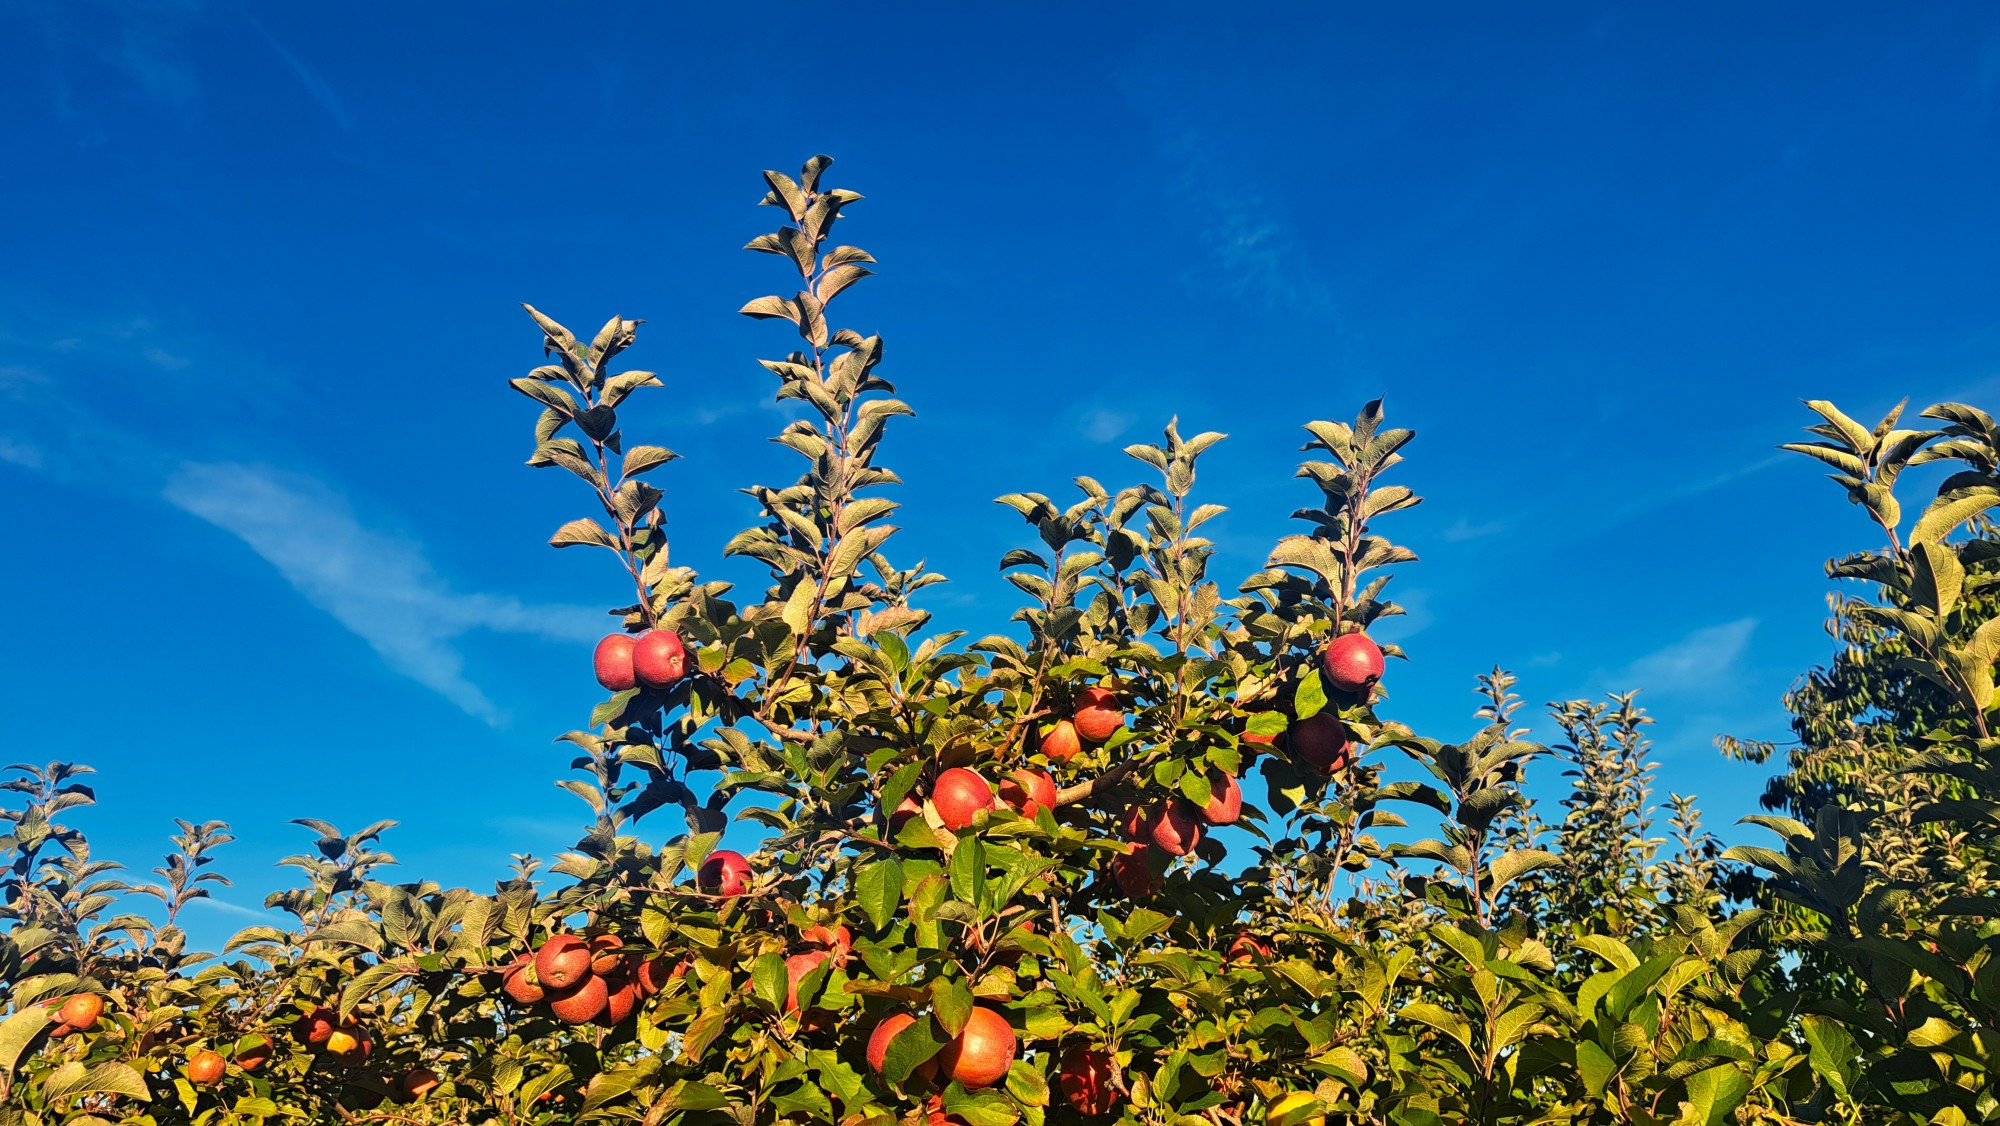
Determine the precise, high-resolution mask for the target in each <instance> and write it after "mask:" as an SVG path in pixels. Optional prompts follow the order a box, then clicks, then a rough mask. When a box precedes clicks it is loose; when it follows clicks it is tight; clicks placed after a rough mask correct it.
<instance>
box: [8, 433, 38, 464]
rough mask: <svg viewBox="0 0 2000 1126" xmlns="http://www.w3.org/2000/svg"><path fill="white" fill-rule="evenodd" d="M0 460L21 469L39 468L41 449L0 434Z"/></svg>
mask: <svg viewBox="0 0 2000 1126" xmlns="http://www.w3.org/2000/svg"><path fill="white" fill-rule="evenodd" d="M0 461H5V462H9V463H11V464H14V465H18V466H20V467H22V468H23V469H40V468H41V467H42V451H41V450H39V449H37V448H35V447H34V446H31V445H29V444H28V443H26V442H23V441H20V440H19V439H16V438H9V437H7V436H6V435H4V434H0Z"/></svg>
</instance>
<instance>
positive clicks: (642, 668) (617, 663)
mask: <svg viewBox="0 0 2000 1126" xmlns="http://www.w3.org/2000/svg"><path fill="white" fill-rule="evenodd" d="M687 659H688V652H687V644H686V643H685V642H683V641H682V640H681V635H680V634H678V633H675V632H674V631H673V630H670V629H654V630H647V631H646V632H644V633H641V634H636V635H634V634H629V633H614V634H610V635H608V636H606V637H605V638H604V639H603V640H601V641H599V642H598V643H597V650H596V651H595V652H594V653H593V654H592V655H591V665H592V667H593V669H594V670H595V671H596V673H597V683H599V684H601V685H603V686H604V687H605V688H607V689H609V690H611V691H613V692H625V691H629V690H630V689H633V688H649V689H652V690H653V691H656V692H659V691H665V690H666V689H669V688H672V687H673V686H674V685H675V684H677V683H679V681H680V679H681V678H682V677H684V676H686V675H687Z"/></svg>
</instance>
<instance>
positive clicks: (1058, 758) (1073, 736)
mask: <svg viewBox="0 0 2000 1126" xmlns="http://www.w3.org/2000/svg"><path fill="white" fill-rule="evenodd" d="M1082 752H1083V740H1082V739H1081V738H1079V737H1078V736H1077V733H1076V724H1074V723H1071V722H1070V721H1069V720H1066V719H1059V720H1057V721H1056V725H1055V726H1054V727H1051V728H1049V733H1048V734H1046V735H1044V736H1042V753H1043V754H1044V755H1047V756H1048V759H1049V761H1050V762H1054V763H1064V762H1068V761H1069V760H1071V759H1073V758H1075V757H1076V756H1077V755H1079V754H1081V753H1082Z"/></svg>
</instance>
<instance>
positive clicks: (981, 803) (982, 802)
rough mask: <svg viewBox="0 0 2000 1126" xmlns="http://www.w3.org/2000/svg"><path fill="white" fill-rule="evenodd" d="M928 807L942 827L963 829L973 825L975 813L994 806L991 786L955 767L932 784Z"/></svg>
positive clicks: (961, 768)
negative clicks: (935, 814) (932, 810)
mask: <svg viewBox="0 0 2000 1126" xmlns="http://www.w3.org/2000/svg"><path fill="white" fill-rule="evenodd" d="M931 807H932V808H933V809H936V810H937V815H938V820H939V821H942V822H944V827H945V828H947V829H951V830H954V831H956V830H959V829H963V828H965V827H966V826H968V825H971V824H972V817H973V815H974V814H976V813H978V812H979V811H980V810H982V809H991V808H993V787H992V786H991V785H989V784H988V783H987V781H986V779H984V778H981V777H980V776H979V775H978V774H977V773H976V772H974V771H971V770H967V769H966V768H965V767H962V766H954V767H952V768H951V769H950V770H947V771H945V772H944V773H943V774H940V775H938V779H937V782H936V783H935V784H934V785H932V787H931Z"/></svg>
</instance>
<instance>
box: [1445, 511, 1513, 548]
mask: <svg viewBox="0 0 2000 1126" xmlns="http://www.w3.org/2000/svg"><path fill="white" fill-rule="evenodd" d="M1506 530H1507V522H1506V521H1505V520H1482V521H1480V522H1478V523H1476V524H1475V523H1473V522H1472V521H1471V520H1468V519H1466V518H1465V517H1463V516H1461V517H1459V518H1458V520H1457V521H1456V522H1455V523H1453V524H1452V526H1451V527H1449V528H1446V529H1445V530H1444V540H1445V542H1446V543H1462V542H1464V541H1465V540H1476V539H1482V538H1484V537H1486V536H1493V535H1498V534H1500V533H1501V532H1504V531H1506Z"/></svg>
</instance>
